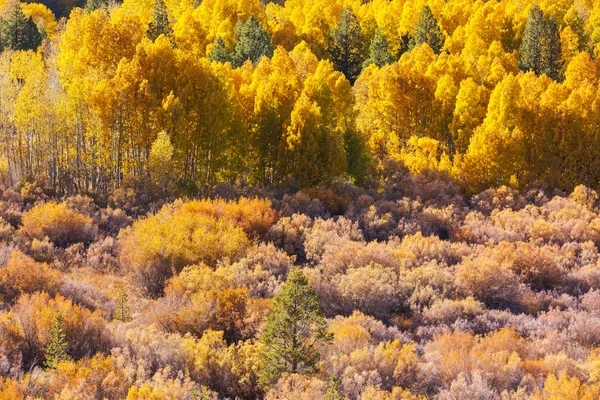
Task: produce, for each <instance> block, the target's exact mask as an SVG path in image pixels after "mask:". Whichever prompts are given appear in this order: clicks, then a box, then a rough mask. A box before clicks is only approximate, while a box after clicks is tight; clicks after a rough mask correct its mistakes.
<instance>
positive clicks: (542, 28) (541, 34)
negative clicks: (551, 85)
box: [518, 6, 563, 81]
mask: <svg viewBox="0 0 600 400" xmlns="http://www.w3.org/2000/svg"><path fill="white" fill-rule="evenodd" d="M518 65H519V68H520V69H521V70H522V71H533V72H535V74H536V75H544V74H546V75H547V76H548V77H550V78H552V79H554V80H556V81H561V80H562V75H563V73H562V70H563V62H562V48H561V42H560V32H559V31H558V26H557V25H556V22H555V21H554V19H553V18H552V17H551V18H545V17H544V13H543V12H542V10H541V9H540V8H539V7H538V6H535V7H533V8H532V9H531V11H530V12H529V19H528V20H527V25H526V26H525V33H524V35H523V41H522V42H521V47H520V49H519V61H518Z"/></svg>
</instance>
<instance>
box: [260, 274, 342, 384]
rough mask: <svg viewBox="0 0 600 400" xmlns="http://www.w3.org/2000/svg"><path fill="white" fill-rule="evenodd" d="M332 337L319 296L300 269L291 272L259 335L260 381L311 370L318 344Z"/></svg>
mask: <svg viewBox="0 0 600 400" xmlns="http://www.w3.org/2000/svg"><path fill="white" fill-rule="evenodd" d="M331 339H332V335H331V334H328V333H327V332H326V320H325V317H324V316H323V312H322V311H321V308H320V306H319V296H318V295H317V293H316V292H315V291H314V290H313V288H312V287H311V286H310V284H309V283H308V279H307V278H306V276H304V274H303V273H302V272H301V271H299V270H294V271H292V272H291V273H290V274H289V276H288V279H287V281H286V282H285V284H284V285H283V286H282V288H281V292H280V293H279V294H278V295H277V296H275V299H274V302H273V309H272V311H271V314H270V315H269V317H268V318H267V328H266V330H265V332H264V334H263V335H262V337H261V339H260V340H261V343H262V344H263V346H264V347H263V351H262V353H261V362H262V364H261V380H262V381H263V383H264V384H266V385H270V384H272V383H274V382H276V381H277V380H278V379H279V377H280V376H281V374H283V373H285V372H289V373H314V372H316V370H317V368H316V364H317V362H318V361H319V352H318V345H319V344H321V343H326V342H328V341H330V340H331Z"/></svg>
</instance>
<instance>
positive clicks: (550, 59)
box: [541, 17, 563, 82]
mask: <svg viewBox="0 0 600 400" xmlns="http://www.w3.org/2000/svg"><path fill="white" fill-rule="evenodd" d="M544 26H545V33H546V37H545V40H544V41H543V44H544V46H543V47H542V70H541V73H542V74H546V75H547V76H548V77H550V78H552V79H554V80H555V81H557V82H561V81H562V80H563V58H562V45H561V41H560V32H559V30H558V26H557V25H556V22H555V21H554V18H553V17H550V18H548V19H546V20H545V23H544Z"/></svg>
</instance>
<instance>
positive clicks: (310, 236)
mask: <svg viewBox="0 0 600 400" xmlns="http://www.w3.org/2000/svg"><path fill="white" fill-rule="evenodd" d="M345 240H352V241H362V240H363V235H362V232H361V231H360V229H359V228H358V224H357V223H353V222H352V221H349V220H347V219H346V218H344V217H339V218H336V219H327V220H323V219H317V220H315V221H314V223H313V225H312V227H311V228H310V229H309V230H308V231H307V233H306V239H305V241H304V249H305V251H306V256H307V258H308V259H309V260H311V261H315V262H318V261H319V260H320V259H321V257H322V255H323V253H324V252H325V250H326V249H327V248H328V247H336V246H339V245H340V244H341V243H342V242H343V241H345Z"/></svg>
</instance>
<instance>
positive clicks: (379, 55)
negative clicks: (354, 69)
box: [363, 29, 394, 68]
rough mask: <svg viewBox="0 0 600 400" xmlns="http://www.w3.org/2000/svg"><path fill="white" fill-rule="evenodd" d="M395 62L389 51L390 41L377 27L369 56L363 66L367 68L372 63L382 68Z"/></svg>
mask: <svg viewBox="0 0 600 400" xmlns="http://www.w3.org/2000/svg"><path fill="white" fill-rule="evenodd" d="M393 62H394V58H393V57H392V55H391V54H390V53H389V51H388V41H387V39H386V37H385V36H384V35H383V33H382V32H381V31H380V30H379V29H377V31H375V36H374V37H373V40H372V41H371V46H370V47H369V58H368V59H366V60H365V62H364V63H363V68H367V67H368V66H369V65H371V64H375V65H377V66H378V67H379V68H381V67H383V66H384V65H388V64H391V63H393Z"/></svg>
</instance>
